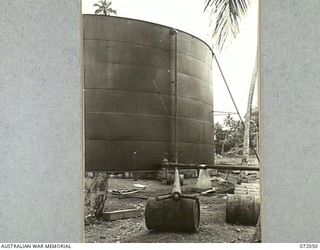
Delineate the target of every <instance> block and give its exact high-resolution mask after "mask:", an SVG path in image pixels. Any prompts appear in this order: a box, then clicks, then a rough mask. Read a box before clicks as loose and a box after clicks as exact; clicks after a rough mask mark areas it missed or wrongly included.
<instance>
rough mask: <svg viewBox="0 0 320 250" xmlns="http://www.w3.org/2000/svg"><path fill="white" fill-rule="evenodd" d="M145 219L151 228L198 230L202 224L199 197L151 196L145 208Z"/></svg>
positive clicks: (161, 229)
mask: <svg viewBox="0 0 320 250" xmlns="http://www.w3.org/2000/svg"><path fill="white" fill-rule="evenodd" d="M145 221H146V226H147V228H148V229H149V230H156V231H175V232H176V231H185V232H196V231H197V230H198V229H199V224H200V204H199V200H198V199H186V198H182V199H180V200H174V199H165V200H161V201H158V200H157V199H156V198H149V199H148V201H147V205H146V209H145Z"/></svg>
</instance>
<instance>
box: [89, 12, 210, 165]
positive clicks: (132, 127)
mask: <svg viewBox="0 0 320 250" xmlns="http://www.w3.org/2000/svg"><path fill="white" fill-rule="evenodd" d="M83 26H84V79H85V80H84V85H85V107H84V108H85V161H86V162H85V168H86V170H87V171H131V170H154V169H159V168H160V163H161V161H162V160H163V158H167V159H169V160H170V161H174V160H175V131H176V127H175V114H176V112H175V81H173V80H175V79H176V80H177V84H178V160H179V162H181V163H208V164H212V163H213V157H214V146H213V115H212V111H213V97H212V95H213V93H212V79H211V78H212V69H211V63H212V53H211V50H210V48H209V47H208V45H207V44H206V43H204V42H203V41H202V40H200V39H198V38H196V37H194V36H192V35H190V34H187V33H185V32H182V31H177V33H176V34H174V32H172V28H170V27H166V26H162V25H158V24H153V23H149V22H144V21H139V20H133V19H127V18H119V17H110V16H98V15H84V18H83ZM174 36H176V40H175V37H174ZM175 45H176V46H175ZM175 59H176V60H175ZM175 62H176V64H175ZM175 65H176V66H177V71H176V78H174V76H175V70H174V69H175V67H174V66H175Z"/></svg>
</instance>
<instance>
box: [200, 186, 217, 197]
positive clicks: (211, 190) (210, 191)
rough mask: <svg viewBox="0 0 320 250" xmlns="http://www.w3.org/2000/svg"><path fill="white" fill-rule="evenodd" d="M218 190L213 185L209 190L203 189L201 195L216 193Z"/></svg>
mask: <svg viewBox="0 0 320 250" xmlns="http://www.w3.org/2000/svg"><path fill="white" fill-rule="evenodd" d="M215 192H216V189H215V188H214V187H212V188H211V189H209V190H207V191H203V192H201V193H200V195H209V194H212V193H215Z"/></svg>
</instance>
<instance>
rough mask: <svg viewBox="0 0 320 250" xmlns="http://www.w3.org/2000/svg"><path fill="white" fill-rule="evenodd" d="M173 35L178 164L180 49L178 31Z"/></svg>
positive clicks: (177, 158) (176, 153) (176, 155)
mask: <svg viewBox="0 0 320 250" xmlns="http://www.w3.org/2000/svg"><path fill="white" fill-rule="evenodd" d="M171 35H172V36H174V40H172V42H173V43H174V44H173V46H171V48H172V49H173V50H174V66H173V70H174V74H173V81H174V90H175V93H174V106H175V162H176V163H178V160H179V153H178V152H179V107H178V106H179V105H178V93H179V92H178V73H177V70H178V69H177V67H178V58H177V48H178V45H177V44H178V34H177V30H175V29H172V30H171Z"/></svg>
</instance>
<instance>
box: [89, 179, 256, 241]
mask: <svg viewBox="0 0 320 250" xmlns="http://www.w3.org/2000/svg"><path fill="white" fill-rule="evenodd" d="M221 177H222V178H226V174H225V173H222V174H221ZM237 178H238V175H234V174H230V175H229V176H228V181H230V182H233V183H235V182H236V180H237ZM133 184H143V185H146V189H145V190H144V191H142V192H140V193H138V194H135V196H139V197H141V199H140V198H123V199H119V197H118V196H115V195H110V196H109V198H108V200H107V201H106V203H105V210H106V211H113V210H119V209H130V208H141V209H142V210H144V208H145V205H146V202H147V201H146V199H145V198H148V197H154V196H157V195H160V194H166V193H169V192H170V191H171V188H172V187H171V186H168V185H166V184H165V182H164V181H163V182H160V181H157V180H138V181H134V180H132V179H116V178H110V179H109V191H110V190H123V189H132V188H134V186H133ZM195 186H196V179H195V178H192V179H185V184H184V185H183V186H182V192H184V193H194V187H195ZM214 186H215V187H217V188H218V190H217V191H216V193H215V194H213V195H211V196H200V211H201V215H200V229H199V232H197V233H173V232H169V233H165V232H152V231H149V230H148V229H147V228H146V226H145V221H144V215H142V216H141V217H138V218H131V219H124V220H117V221H104V220H101V219H100V220H96V221H95V222H94V223H93V224H91V225H86V226H85V241H86V242H97V243H112V242H114V243H115V242H118V243H119V242H127V243H129V242H135V243H169V242H180V243H193V242H251V241H252V238H253V235H254V233H255V227H253V226H242V225H230V224H227V223H226V222H225V217H226V214H225V211H226V200H225V198H226V196H225V194H224V192H225V191H226V190H227V189H228V188H229V186H228V187H227V186H221V185H219V184H218V183H216V184H214ZM142 198H144V199H142Z"/></svg>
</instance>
